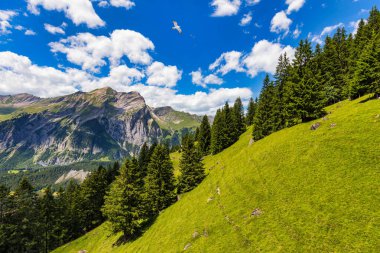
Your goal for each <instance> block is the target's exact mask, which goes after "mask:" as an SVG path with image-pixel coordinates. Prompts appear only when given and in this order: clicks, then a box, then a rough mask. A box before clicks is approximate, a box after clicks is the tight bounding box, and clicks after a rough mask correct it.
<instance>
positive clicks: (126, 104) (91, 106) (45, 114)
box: [0, 87, 201, 170]
mask: <svg viewBox="0 0 380 253" xmlns="http://www.w3.org/2000/svg"><path fill="white" fill-rule="evenodd" d="M200 121H201V117H200V116H197V115H192V114H189V113H185V112H179V111H175V110H174V109H173V108H171V107H160V108H152V107H150V106H149V105H147V104H146V102H145V100H144V98H143V97H142V96H141V95H140V94H139V93H137V92H128V93H124V92H117V91H115V90H113V89H111V88H108V87H107V88H102V89H97V90H94V91H91V92H87V93H86V92H77V93H74V94H71V95H67V96H61V97H55V98H39V97H35V96H33V95H30V94H18V95H13V96H10V95H9V96H0V129H1V131H0V169H3V170H4V169H14V168H26V167H38V166H50V165H66V164H71V163H75V162H80V161H87V160H92V161H93V160H99V161H111V160H118V159H121V158H123V157H128V156H131V155H133V154H136V153H137V152H138V151H139V149H140V147H141V146H142V145H143V144H144V143H145V142H147V143H148V144H152V143H154V142H164V141H165V142H167V143H168V144H169V145H171V146H175V145H178V144H179V142H180V138H181V136H182V135H183V134H185V133H187V132H189V131H193V130H194V128H196V127H197V126H198V125H199V124H200Z"/></svg>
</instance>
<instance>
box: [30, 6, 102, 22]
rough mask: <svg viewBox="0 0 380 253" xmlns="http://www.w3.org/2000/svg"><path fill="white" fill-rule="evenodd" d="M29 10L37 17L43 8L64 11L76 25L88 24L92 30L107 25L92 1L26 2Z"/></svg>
mask: <svg viewBox="0 0 380 253" xmlns="http://www.w3.org/2000/svg"><path fill="white" fill-rule="evenodd" d="M26 1H27V2H28V10H29V11H30V12H32V13H33V14H35V15H38V14H39V13H40V10H39V7H40V6H41V7H42V8H44V9H45V10H48V11H53V10H55V11H62V12H64V13H65V15H66V17H67V18H69V19H71V20H72V21H73V23H74V24H76V25H80V24H86V25H87V26H88V27H90V28H97V27H101V26H104V25H105V22H104V21H103V20H102V19H101V18H100V17H99V16H98V15H97V14H96V12H95V10H94V8H93V6H92V3H91V1H90V0H75V1H73V0H26Z"/></svg>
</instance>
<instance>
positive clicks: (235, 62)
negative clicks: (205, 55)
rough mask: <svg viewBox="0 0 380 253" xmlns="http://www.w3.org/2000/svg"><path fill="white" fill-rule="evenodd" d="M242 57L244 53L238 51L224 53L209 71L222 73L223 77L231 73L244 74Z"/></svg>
mask: <svg viewBox="0 0 380 253" xmlns="http://www.w3.org/2000/svg"><path fill="white" fill-rule="evenodd" d="M241 56H242V53H241V52H237V51H231V52H226V53H223V54H222V55H221V56H220V57H219V58H218V59H216V61H215V62H214V63H212V64H211V65H210V66H209V69H210V70H213V71H216V72H217V73H221V74H222V75H226V74H227V73H229V72H231V71H236V72H243V71H244V69H243V68H242V66H241V63H240V58H241Z"/></svg>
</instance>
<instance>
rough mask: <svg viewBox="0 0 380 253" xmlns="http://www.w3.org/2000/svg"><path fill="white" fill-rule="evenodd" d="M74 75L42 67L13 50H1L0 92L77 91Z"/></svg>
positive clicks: (45, 93) (53, 94) (49, 93)
mask: <svg viewBox="0 0 380 253" xmlns="http://www.w3.org/2000/svg"><path fill="white" fill-rule="evenodd" d="M72 78H73V77H72V76H71V75H70V74H68V73H66V72H62V71H60V70H57V69H54V68H49V67H40V66H36V65H34V64H32V63H31V61H30V60H29V58H27V57H24V56H20V55H17V54H15V53H12V52H9V51H7V52H0V80H1V81H0V92H1V93H2V94H15V93H24V92H27V93H32V94H34V95H38V96H44V97H48V96H57V95H63V94H68V93H72V92H75V91H76V89H75V88H74V84H75V80H74V79H72Z"/></svg>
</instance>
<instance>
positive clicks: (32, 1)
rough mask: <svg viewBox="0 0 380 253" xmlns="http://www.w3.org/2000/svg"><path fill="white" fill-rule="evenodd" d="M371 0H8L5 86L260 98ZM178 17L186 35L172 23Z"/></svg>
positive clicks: (40, 92) (198, 99) (213, 103)
mask: <svg viewBox="0 0 380 253" xmlns="http://www.w3.org/2000/svg"><path fill="white" fill-rule="evenodd" d="M376 4H377V5H378V6H380V1H369V0H329V1H327V0H326V1H323V0H322V1H321V0H278V1H269V0H176V1H169V0H149V1H147V0H145V1H144V0H105V1H101V0H97V1H94V0H93V1H91V0H76V1H71V0H1V1H0V94H16V93H21V92H27V93H32V94H34V95H37V96H41V97H50V96H59V95H65V94H69V93H72V92H75V91H78V90H83V91H89V90H93V89H96V88H99V87H103V86H110V87H112V88H114V89H116V90H118V91H131V90H136V91H139V92H140V93H141V94H142V95H143V96H144V97H145V98H146V100H147V103H148V104H149V105H151V106H162V105H171V106H173V107H174V108H176V109H179V110H185V111H189V112H193V113H198V114H202V113H213V112H215V110H216V108H218V107H219V106H221V105H223V103H224V102H225V101H233V100H234V99H235V98H236V97H237V96H240V97H242V98H243V100H244V101H245V102H246V101H247V100H248V99H249V97H251V96H254V97H256V96H258V94H259V92H260V89H261V83H262V79H263V77H264V75H265V73H270V74H273V71H274V69H275V65H276V62H277V58H278V56H279V55H280V54H281V53H284V52H287V53H288V55H292V54H293V53H294V48H295V47H296V46H297V44H298V42H299V40H300V39H305V38H309V39H310V40H311V41H313V43H314V44H315V43H321V41H323V39H324V37H325V36H327V35H329V34H332V33H333V32H334V31H335V29H336V28H337V27H339V26H345V28H346V30H347V31H348V32H353V31H354V30H355V24H356V22H357V21H358V20H359V19H360V18H366V17H367V16H368V10H369V9H370V8H371V7H372V6H374V5H376ZM173 20H176V21H177V22H178V23H179V25H180V26H181V28H182V30H183V33H182V34H179V33H178V32H177V31H175V30H172V29H171V28H172V26H173V24H172V21H173Z"/></svg>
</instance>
